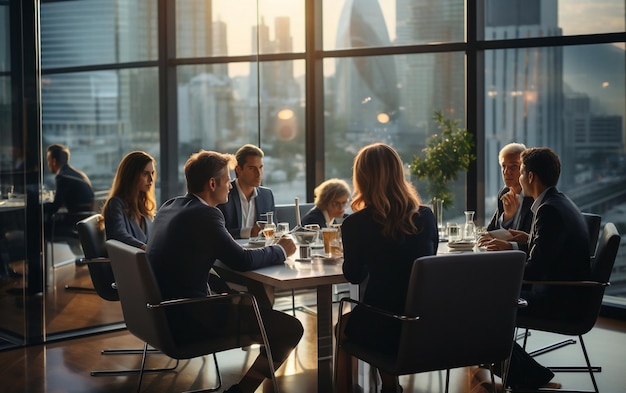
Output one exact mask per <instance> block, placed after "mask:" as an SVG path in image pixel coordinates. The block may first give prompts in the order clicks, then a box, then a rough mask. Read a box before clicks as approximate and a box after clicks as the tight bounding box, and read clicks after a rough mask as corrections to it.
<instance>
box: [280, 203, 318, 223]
mask: <svg viewBox="0 0 626 393" xmlns="http://www.w3.org/2000/svg"><path fill="white" fill-rule="evenodd" d="M313 206H315V204H314V203H300V204H298V208H299V210H300V218H302V217H304V215H305V214H307V213H308V212H309V210H311V209H312V208H313ZM274 219H275V220H276V223H279V222H288V223H289V228H293V227H295V226H296V225H297V222H296V205H295V204H285V205H276V217H275V218H274Z"/></svg>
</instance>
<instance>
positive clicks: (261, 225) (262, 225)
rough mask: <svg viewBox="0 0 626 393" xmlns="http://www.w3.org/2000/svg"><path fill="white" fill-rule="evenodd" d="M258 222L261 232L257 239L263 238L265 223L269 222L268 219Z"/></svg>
mask: <svg viewBox="0 0 626 393" xmlns="http://www.w3.org/2000/svg"><path fill="white" fill-rule="evenodd" d="M256 224H257V225H258V227H259V228H260V229H259V233H258V235H257V237H256V240H261V238H262V237H264V235H263V229H265V225H266V224H267V221H265V220H261V221H257V222H256Z"/></svg>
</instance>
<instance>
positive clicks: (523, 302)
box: [517, 298, 528, 308]
mask: <svg viewBox="0 0 626 393" xmlns="http://www.w3.org/2000/svg"><path fill="white" fill-rule="evenodd" d="M525 307H528V301H527V300H526V299H522V298H519V299H517V308H525Z"/></svg>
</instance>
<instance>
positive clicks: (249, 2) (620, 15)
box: [213, 0, 625, 76]
mask: <svg viewBox="0 0 626 393" xmlns="http://www.w3.org/2000/svg"><path fill="white" fill-rule="evenodd" d="M323 1H324V3H323V9H324V11H323V13H324V20H325V21H326V22H325V23H324V37H325V38H324V43H325V45H329V44H330V45H332V46H333V47H334V43H335V36H336V33H337V24H338V21H339V16H340V13H341V9H342V7H343V5H344V4H345V3H346V0H323ZM354 1H358V0H354ZM437 1H441V0H437ZM488 1H498V0H488ZM544 1H557V0H544ZM257 2H258V7H259V9H261V10H262V12H261V17H262V18H263V19H264V21H265V24H267V25H268V26H269V27H270V37H271V38H272V39H273V38H274V19H275V18H276V17H277V16H289V18H290V20H291V35H292V37H293V43H294V51H304V33H305V32H304V0H258V1H257V0H213V17H214V18H215V19H220V20H222V21H224V22H226V23H227V24H228V25H229V26H233V24H234V23H235V22H238V23H241V21H242V20H246V21H249V24H247V25H248V26H252V24H254V23H255V21H256V9H257ZM233 4H238V5H240V6H238V7H234V6H233ZM379 4H381V9H382V11H383V16H384V18H385V21H386V23H387V29H388V32H389V36H390V38H391V40H394V39H395V14H396V10H395V4H396V0H380V1H379ZM558 7H559V11H558V13H559V26H560V27H561V28H562V29H563V34H567V35H570V34H587V33H606V32H616V31H624V30H625V2H624V0H559V1H558ZM229 22H230V23H229ZM251 36H252V30H251V28H248V29H241V30H239V31H233V29H232V28H231V27H229V30H228V46H229V52H230V53H229V54H230V55H239V54H244V53H245V54H249V53H250V51H251ZM330 49H333V48H332V47H331V48H330ZM300 63H301V62H300ZM302 67H303V64H302V66H299V65H296V67H295V74H296V76H298V75H300V74H302V73H303V72H304V70H303V69H301V68H302ZM229 69H230V72H231V76H234V75H239V74H248V72H249V66H248V65H245V66H241V67H240V66H236V65H235V66H232V67H231V68H229ZM326 74H327V73H326Z"/></svg>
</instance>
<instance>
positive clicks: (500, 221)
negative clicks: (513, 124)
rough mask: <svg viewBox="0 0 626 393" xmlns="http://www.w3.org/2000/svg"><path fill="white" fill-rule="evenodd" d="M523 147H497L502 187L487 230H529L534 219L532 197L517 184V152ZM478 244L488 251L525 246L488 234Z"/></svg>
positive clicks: (518, 160) (514, 145)
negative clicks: (499, 148) (498, 149)
mask: <svg viewBox="0 0 626 393" xmlns="http://www.w3.org/2000/svg"><path fill="white" fill-rule="evenodd" d="M525 149H526V146H524V145H523V144H521V143H509V144H507V145H506V146H504V147H503V148H502V149H501V150H500V154H499V155H498V161H499V162H500V167H501V169H502V180H503V181H504V187H503V188H502V189H501V190H500V191H499V192H498V207H497V209H496V211H495V212H494V213H493V216H492V217H491V220H490V221H489V224H488V225H487V230H488V231H493V230H495V229H500V228H503V229H518V230H520V231H524V232H530V225H531V223H532V221H533V212H532V211H531V210H530V206H531V205H532V204H533V198H532V197H531V196H529V195H525V194H524V192H523V191H522V186H521V185H520V183H519V175H520V166H521V159H520V153H521V152H522V151H524V150H525ZM478 244H479V245H480V246H485V247H486V248H487V249H488V250H490V251H497V250H510V249H522V250H524V248H525V244H518V243H517V242H509V241H507V240H503V239H494V238H493V237H492V236H491V235H489V234H488V233H487V234H485V235H483V236H482V237H481V238H480V239H479V241H478ZM525 251H527V250H525Z"/></svg>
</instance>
